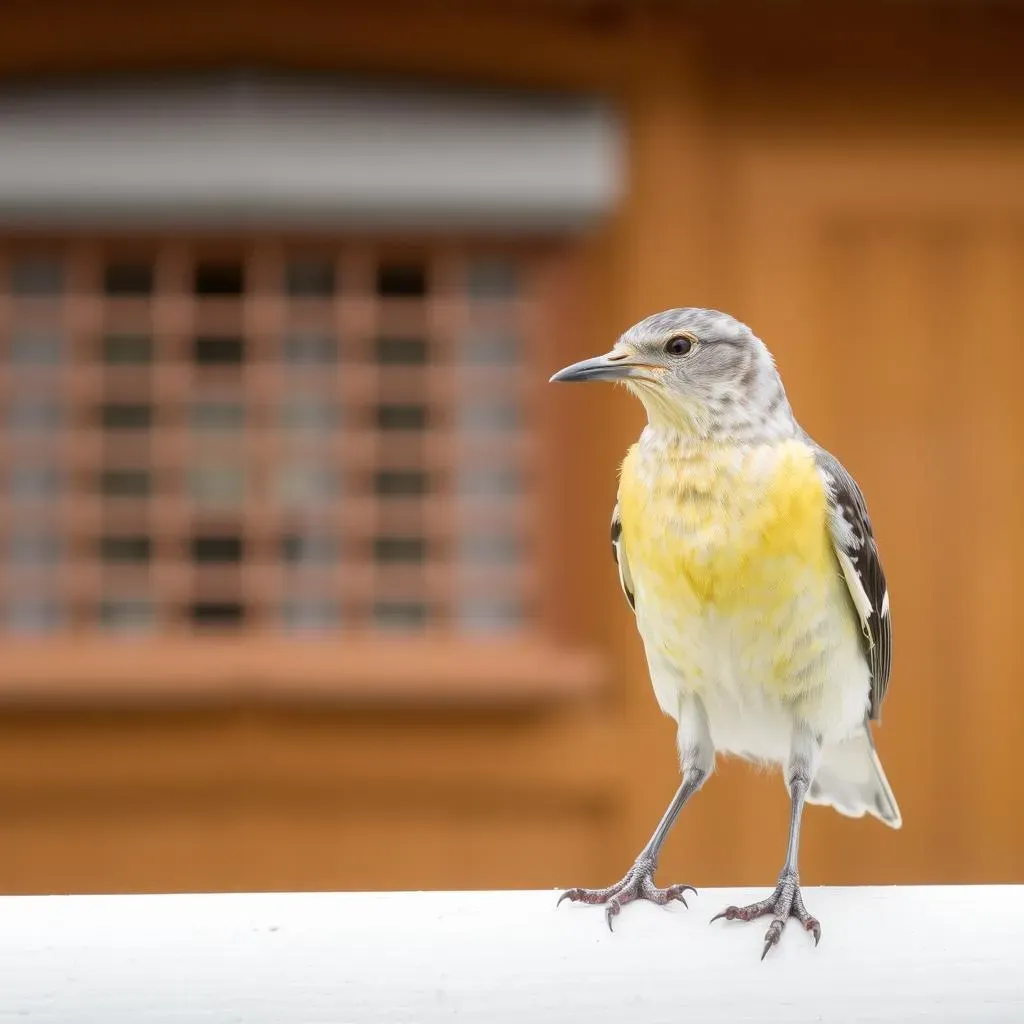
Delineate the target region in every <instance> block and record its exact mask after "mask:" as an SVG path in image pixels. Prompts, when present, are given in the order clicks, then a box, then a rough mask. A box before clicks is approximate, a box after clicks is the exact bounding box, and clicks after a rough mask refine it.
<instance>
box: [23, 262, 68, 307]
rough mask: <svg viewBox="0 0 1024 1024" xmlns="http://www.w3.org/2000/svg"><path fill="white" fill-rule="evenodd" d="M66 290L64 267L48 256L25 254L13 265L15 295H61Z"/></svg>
mask: <svg viewBox="0 0 1024 1024" xmlns="http://www.w3.org/2000/svg"><path fill="white" fill-rule="evenodd" d="M63 290H64V267H63V266H62V265H61V263H60V261H59V260H57V259H53V258H51V257H46V256H25V257H22V258H21V259H19V260H16V261H15V262H14V265H13V266H12V267H11V291H12V292H13V293H14V294H15V295H25V296H37V297H43V296H49V295H60V293H61V292H62V291H63Z"/></svg>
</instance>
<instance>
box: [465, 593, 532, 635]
mask: <svg viewBox="0 0 1024 1024" xmlns="http://www.w3.org/2000/svg"><path fill="white" fill-rule="evenodd" d="M522 621H523V613H522V609H521V607H520V606H519V604H518V602H516V601H503V600H500V599H475V600H467V601H463V602H462V603H461V604H460V605H459V628H460V629H462V630H465V631H466V632H467V633H503V632H508V631H509V630H512V629H516V628H518V627H519V626H520V625H521V623H522Z"/></svg>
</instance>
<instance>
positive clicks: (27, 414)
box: [7, 399, 61, 434]
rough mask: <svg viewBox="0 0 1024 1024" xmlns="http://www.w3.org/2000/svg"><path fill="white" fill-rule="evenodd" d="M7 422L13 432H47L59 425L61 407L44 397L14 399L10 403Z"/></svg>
mask: <svg viewBox="0 0 1024 1024" xmlns="http://www.w3.org/2000/svg"><path fill="white" fill-rule="evenodd" d="M7 422H8V425H9V426H10V428H11V430H12V431H13V432H14V433H18V434H34V433H49V432H51V431H54V430H57V429H58V428H59V427H60V425H61V408H60V406H59V405H58V404H57V403H56V402H51V401H46V400H45V399H44V400H41V401H33V400H30V399H25V400H16V401H14V402H13V403H12V404H11V408H10V411H9V413H8V420H7Z"/></svg>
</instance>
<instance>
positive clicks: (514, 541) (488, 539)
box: [459, 533, 522, 565]
mask: <svg viewBox="0 0 1024 1024" xmlns="http://www.w3.org/2000/svg"><path fill="white" fill-rule="evenodd" d="M521 548H522V546H521V544H520V542H519V538H518V537H515V536H512V535H510V534H501V533H496V534H488V533H468V534H464V535H463V536H461V537H460V538H459V557H460V558H461V559H462V560H463V561H464V562H474V563H482V564H491V565H493V564H499V563H509V562H514V561H516V560H517V559H518V558H520V557H522V550H521Z"/></svg>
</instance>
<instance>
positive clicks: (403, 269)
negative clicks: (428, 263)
mask: <svg viewBox="0 0 1024 1024" xmlns="http://www.w3.org/2000/svg"><path fill="white" fill-rule="evenodd" d="M377 294H378V295H380V296H381V297H383V298H422V297H423V296H424V295H426V294H427V270H426V267H424V266H423V264H422V263H383V264H381V265H380V266H379V267H378V268H377Z"/></svg>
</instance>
